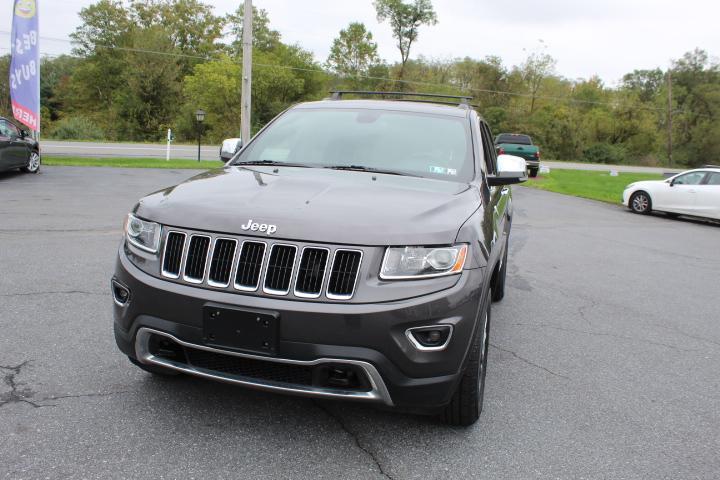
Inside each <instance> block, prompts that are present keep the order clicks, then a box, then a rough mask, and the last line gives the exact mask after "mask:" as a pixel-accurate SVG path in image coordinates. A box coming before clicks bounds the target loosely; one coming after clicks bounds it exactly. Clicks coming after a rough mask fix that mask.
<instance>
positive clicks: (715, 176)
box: [707, 172, 720, 185]
mask: <svg viewBox="0 0 720 480" xmlns="http://www.w3.org/2000/svg"><path fill="white" fill-rule="evenodd" d="M707 184H708V185H720V173H715V172H712V173H710V175H709V176H708V180H707Z"/></svg>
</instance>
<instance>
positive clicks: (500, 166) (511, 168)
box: [488, 155, 527, 187]
mask: <svg viewBox="0 0 720 480" xmlns="http://www.w3.org/2000/svg"><path fill="white" fill-rule="evenodd" d="M526 180H527V163H525V159H523V158H520V157H516V156H515V155H498V157H497V173H496V174H495V175H491V176H488V184H489V185H490V186H491V187H495V186H498V185H511V184H513V183H521V182H524V181H526Z"/></svg>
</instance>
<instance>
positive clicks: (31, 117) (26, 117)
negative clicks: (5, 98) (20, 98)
mask: <svg viewBox="0 0 720 480" xmlns="http://www.w3.org/2000/svg"><path fill="white" fill-rule="evenodd" d="M12 111H13V117H15V118H16V119H17V121H18V122H20V123H22V124H23V125H25V126H26V127H28V128H30V129H31V130H34V131H37V130H38V118H37V116H35V114H34V113H33V112H31V111H30V110H28V109H27V108H25V107H23V106H22V105H20V104H19V103H17V102H12Z"/></svg>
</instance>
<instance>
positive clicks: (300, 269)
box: [160, 230, 363, 300]
mask: <svg viewBox="0 0 720 480" xmlns="http://www.w3.org/2000/svg"><path fill="white" fill-rule="evenodd" d="M162 248H163V254H162V262H161V269H160V270H161V271H160V273H161V275H162V276H163V277H165V278H168V279H171V280H174V281H176V282H180V283H185V282H186V283H191V284H194V285H197V286H204V287H210V288H213V289H225V290H227V291H230V292H236V293H237V292H244V293H247V294H253V295H278V296H279V295H288V296H292V297H295V298H298V299H319V298H321V297H324V298H326V299H330V300H350V299H351V298H352V297H353V295H354V294H355V289H356V285H357V283H358V277H359V276H360V267H361V263H362V256H363V252H362V250H360V249H357V250H356V249H347V248H342V247H337V248H333V247H321V246H313V245H306V244H301V245H294V244H291V243H284V242H276V243H273V241H272V240H269V239H268V241H267V243H266V242H264V241H259V240H251V239H243V238H242V237H235V238H232V236H227V235H220V234H218V235H215V234H209V233H208V234H205V233H193V232H190V231H186V232H181V231H177V230H173V231H170V232H169V233H167V234H166V235H165V238H164V244H163V247H162Z"/></svg>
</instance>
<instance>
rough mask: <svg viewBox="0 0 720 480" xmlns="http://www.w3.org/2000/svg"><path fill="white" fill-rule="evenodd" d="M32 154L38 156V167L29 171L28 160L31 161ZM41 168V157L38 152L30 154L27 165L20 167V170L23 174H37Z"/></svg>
mask: <svg viewBox="0 0 720 480" xmlns="http://www.w3.org/2000/svg"><path fill="white" fill-rule="evenodd" d="M33 154H37V156H38V166H37V168H36V169H35V170H31V169H30V160H31V158H32V155H33ZM41 166H42V156H41V155H40V152H30V156H29V157H28V163H27V165H26V166H24V167H22V168H21V169H20V170H22V171H23V172H25V173H39V172H40V167H41Z"/></svg>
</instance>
